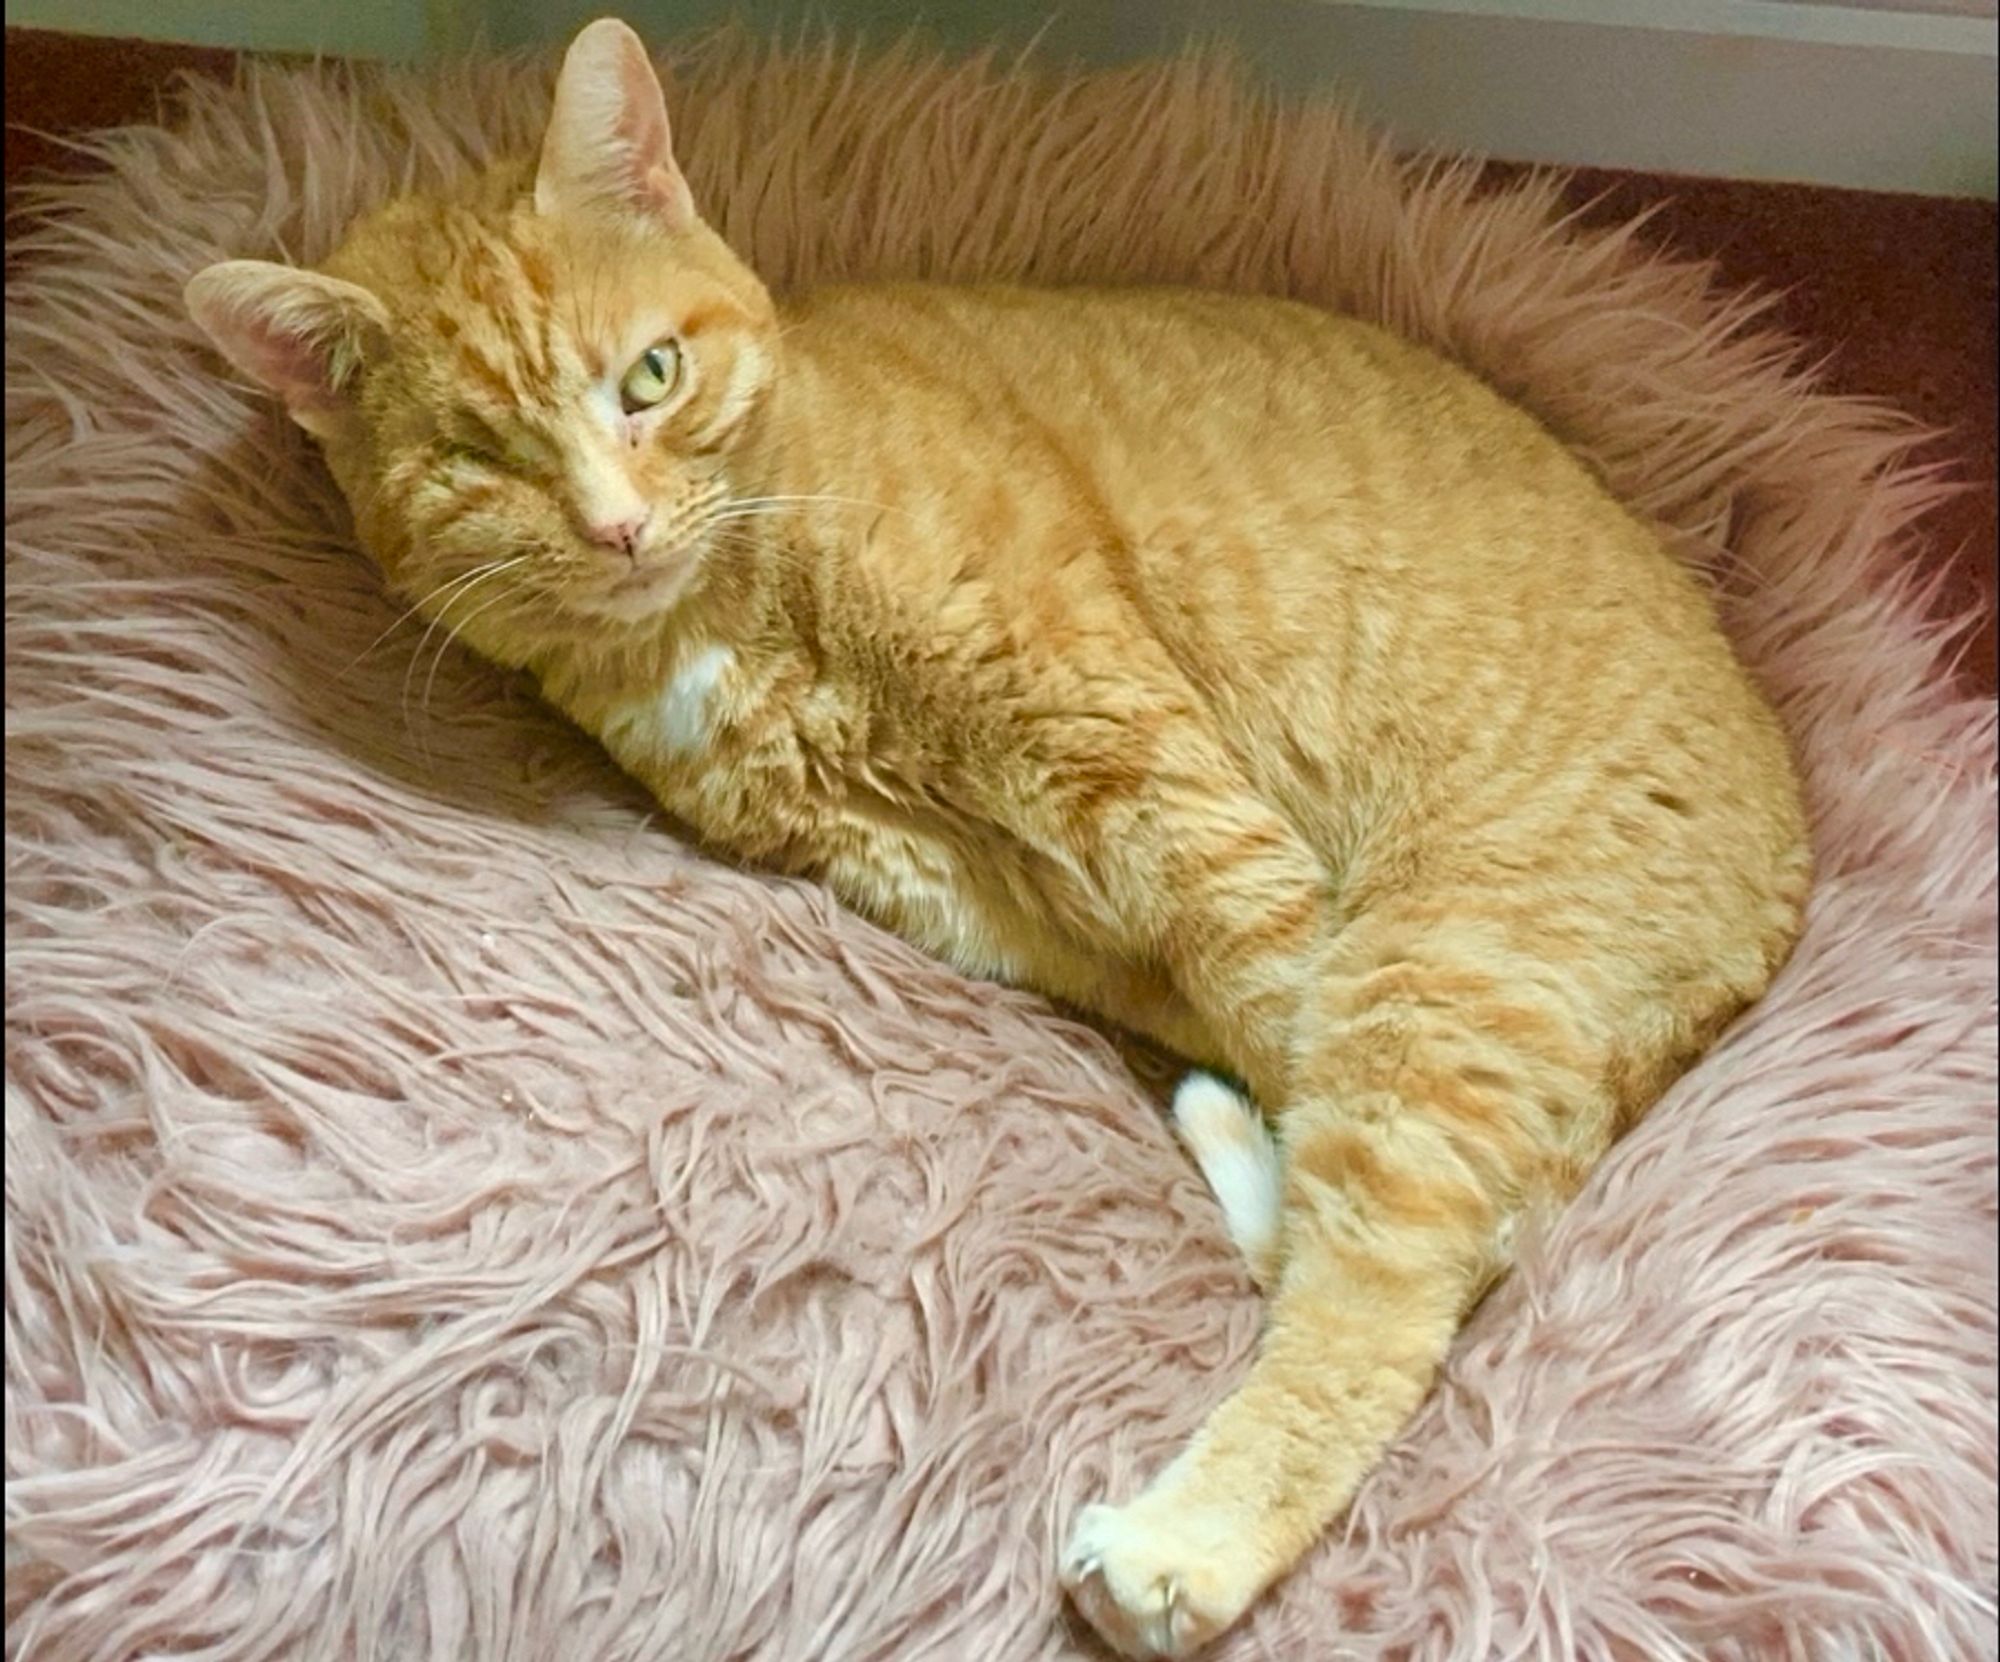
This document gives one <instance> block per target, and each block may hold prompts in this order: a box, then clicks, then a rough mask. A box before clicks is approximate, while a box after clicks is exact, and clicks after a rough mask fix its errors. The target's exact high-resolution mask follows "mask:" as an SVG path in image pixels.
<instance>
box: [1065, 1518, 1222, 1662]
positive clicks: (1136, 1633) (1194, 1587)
mask: <svg viewBox="0 0 2000 1662" xmlns="http://www.w3.org/2000/svg"><path fill="white" fill-rule="evenodd" d="M1239 1557H1241V1549H1240V1545H1238V1544H1237V1543H1235V1542H1233V1541H1231V1540H1230V1539H1228V1537H1227V1535H1226V1534H1225V1533H1224V1532H1223V1531H1220V1530H1218V1529H1217V1528H1216V1527H1215V1520H1212V1519H1207V1518H1204V1517H1202V1516H1201V1515H1199V1514H1180V1515H1178V1516H1177V1515H1176V1514H1175V1512H1174V1511H1173V1510H1172V1509H1162V1508H1159V1507H1157V1506H1149V1505H1148V1504H1147V1501H1146V1498H1145V1497H1141V1499H1139V1500H1138V1501H1135V1502H1134V1503H1133V1504H1132V1505H1130V1506H1086V1507H1085V1508H1084V1509H1083V1510H1082V1511H1081V1512H1080V1513H1078V1514H1077V1519H1076V1524H1075V1526H1074V1527H1073V1528H1072V1529H1071V1531H1070V1537H1069V1546H1068V1547H1067V1548H1066V1549H1065V1550H1064V1552H1063V1556H1062V1568H1061V1576H1062V1584H1063V1586H1064V1588H1065V1589H1067V1590H1068V1593H1069V1596H1070V1598H1071V1600H1072V1601H1073V1602H1074V1603H1075V1605H1076V1607H1077V1609H1078V1610H1079V1611H1081V1612H1082V1614H1083V1616H1084V1619H1085V1620H1087V1621H1088V1622H1089V1623H1090V1625H1091V1626H1092V1627H1094V1628H1096V1629H1097V1631H1098V1633H1099V1634H1100V1635H1102V1637H1103V1639H1104V1642H1105V1643H1106V1644H1108V1645H1110V1646H1111V1648H1112V1649H1113V1650H1115V1651H1117V1652H1118V1654H1119V1655H1120V1656H1130V1657H1136V1658H1152V1657H1182V1656H1191V1655H1192V1654H1193V1653H1194V1652H1195V1651H1197V1650H1198V1649H1200V1648H1201V1647H1202V1646H1203V1645H1205V1644H1206V1643H1207V1642H1208V1641H1209V1640H1210V1639H1212V1638H1213V1637H1214V1636H1215V1635H1216V1634H1218V1633H1220V1632H1221V1631H1222V1630H1223V1629H1224V1628H1226V1627H1228V1626H1229V1625H1230V1624H1231V1623H1232V1622H1234V1621H1235V1620H1236V1618H1237V1617H1238V1616H1240V1615H1242V1614H1243V1612H1244V1611H1245V1610H1246V1609H1248V1608H1249V1605H1250V1601H1251V1600H1252V1599H1254V1598H1255V1597H1256V1596H1257V1591H1258V1586H1259V1581H1258V1578H1256V1577H1255V1576H1254V1575H1252V1574H1246V1573H1245V1569H1246V1566H1244V1565H1242V1564H1239V1563H1237V1562H1236V1560H1237V1559H1238V1558H1239Z"/></svg>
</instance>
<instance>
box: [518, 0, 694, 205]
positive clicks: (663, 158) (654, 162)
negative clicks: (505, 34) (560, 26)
mask: <svg viewBox="0 0 2000 1662" xmlns="http://www.w3.org/2000/svg"><path fill="white" fill-rule="evenodd" d="M593 209H596V210H600V211H601V210H606V209H608V210H610V211H612V212H614V213H615V212H624V213H634V212H636V213H639V214H642V215H645V216H647V217H649V218H651V219H652V220H654V221H655V222H657V223H659V224H660V225H662V226H664V227H665V228H666V229H668V230H678V229H680V228H681V227H683V226H686V225H689V224H692V223H693V222H694V218H695V212H694V198H693V196H692V195H691V194H690V193H689V191H688V186H687V180H686V179H684V178H683V177H682V176H681V170H680V164H679V163H678V162H676V161H675V160H674V147H673V133H672V130H671V129H670V128H669V127H668V126H667V101H666V99H665V98H664V97H663V96H662V95H661V93H660V80H659V77H658V76H657V75H655V74H654V73H653V65H652V62H651V60H650V59H648V58H647V56H646V48H645V46H644V45H643V44H642V43H641V42H640V40H639V37H638V36H637V35H635V34H634V33H633V32H632V31H631V30H630V29H629V28H627V27H626V26H625V25H624V24H623V23H620V22H619V21H618V20H617V19H616V18H615V17H600V18H599V19H598V20H597V21H596V22H595V23H593V24H591V25H590V26H589V27H588V28H586V29H585V30H584V31H583V33H581V34H580V35H578V36H577V37H576V39H575V40H573V41H571V42H570V47H569V52H568V55H567V56H565V57H564V59H563V66H562V73H561V74H560V75H558V76H557V77H556V102H555V108H554V109H553V110H552V111H551V112H550V114H549V130H548V135H547V137H545V138H544V139H543V140H542V159H541V166H540V167H539V168H538V169H537V171H536V174H535V211H536V212H537V213H544V214H554V213H562V212H570V213H576V212H587V211H590V210H593Z"/></svg>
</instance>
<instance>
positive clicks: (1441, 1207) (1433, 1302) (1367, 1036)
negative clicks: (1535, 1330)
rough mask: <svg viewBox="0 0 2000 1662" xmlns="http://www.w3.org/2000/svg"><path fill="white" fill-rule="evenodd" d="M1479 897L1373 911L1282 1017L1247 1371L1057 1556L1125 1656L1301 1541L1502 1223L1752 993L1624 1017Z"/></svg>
mask: <svg viewBox="0 0 2000 1662" xmlns="http://www.w3.org/2000/svg"><path fill="white" fill-rule="evenodd" d="M1493 892H1494V891H1493V890H1492V888H1491V887H1490V886H1486V885H1475V884H1470V883H1468V884H1466V885H1465V886H1464V887H1462V888H1455V889H1448V890H1447V889H1439V890H1433V891H1429V892H1424V893H1421V894H1409V895H1404V896H1398V897H1396V898H1394V899H1392V900H1389V901H1386V902H1384V903H1382V904H1380V905H1378V906H1377V907H1376V908H1375V909H1374V910H1372V911H1371V912H1369V913H1368V914H1366V915H1365V916H1363V917H1361V918H1359V919H1357V920H1355V921H1354V922H1352V923H1351V924H1350V925H1349V926H1348V928H1347V929H1346V930H1344V931H1343V932H1342V934H1341V936H1340V938H1339V940H1338V942H1337V943H1336V946H1335V948H1334V950H1333V951H1332V953H1331V954H1330V956H1329V958H1328V959H1327V960H1326V961H1325V962H1326V967H1325V970H1324V972H1323V973H1322V974H1321V975H1320V976H1319V977H1318V978H1317V979H1316V980H1315V982H1314V984H1313V985H1312V986H1311V987H1310V988H1309V989H1307V990H1306V991H1305V993H1304V994H1303V996H1302V998H1301V1002H1300V1004H1299V1007H1298V1023H1299V1025H1298V1029H1297V1031H1298V1042H1297V1045H1296V1048H1295V1055H1294V1060H1293V1063H1292V1066H1291V1069H1290V1086H1291V1089H1290V1094H1289V1097H1288V1100H1286V1101H1285V1102H1284V1103H1282V1104H1281V1105H1280V1106H1279V1111H1278V1113H1277V1115H1276V1119H1277V1123H1278V1133H1279V1142H1280V1145H1281V1149H1282V1189H1281V1217H1280V1231H1281V1240H1280V1243H1279V1265H1278V1267H1277V1271H1276V1276H1275V1280H1274V1281H1273V1283H1272V1285H1271V1302H1270V1310H1269V1320H1268V1325H1267V1328H1266V1332H1265V1336H1264V1339H1263V1343H1262V1346H1261V1349H1260V1352H1259V1355H1258V1357H1257V1359H1256V1361H1255V1363H1254V1364H1253V1366H1252V1368H1251V1371H1250V1373H1249V1375H1248V1376H1247V1378H1246V1379H1245V1380H1244V1381H1243V1383H1242V1384H1241V1386H1240V1387H1239V1388H1238V1389H1237V1391H1236V1392H1235V1393H1234V1394H1233V1395H1232V1396H1230V1397H1229V1398H1228V1399H1226V1400H1225V1401H1224V1402H1223V1403H1222V1404H1221V1405H1220V1406H1219V1407H1218V1408H1217V1409H1216V1411H1215V1412H1214V1414H1213V1415H1211V1417H1210V1418H1209V1420H1208V1421H1207V1423H1206V1424H1205V1425H1204V1426H1203V1427H1202V1428H1201V1430H1200V1431H1199V1432H1198V1433H1197V1434H1196V1436H1195V1438H1194V1439H1193V1440H1192V1442H1191V1443H1190V1444H1189V1445H1188V1447H1187V1448H1186V1449H1185V1450H1184V1451H1183V1452H1182V1453H1181V1454H1180V1456H1179V1457H1178V1458H1176V1459H1175V1460H1174V1461H1173V1462H1172V1463H1171V1464H1170V1465H1169V1466H1168V1467H1167V1468H1166V1469H1165V1470H1164V1471H1163V1472H1162V1473H1161V1474H1160V1475H1159V1477H1158V1478H1157V1479H1156V1480H1155V1481H1154V1483H1153V1484H1152V1485H1151V1486H1150V1487H1149V1488H1148V1489H1147V1490H1146V1491H1145V1492H1144V1493H1143V1494H1141V1495H1140V1496H1139V1497H1138V1498H1137V1499H1136V1500H1134V1501H1132V1502H1131V1503H1130V1504H1128V1505H1125V1506H1121V1507H1115V1508H1114V1507H1108V1506H1094V1507H1089V1508H1086V1509H1085V1511H1084V1512H1083V1513H1082V1514H1081V1515H1080V1516H1079V1518H1078V1520H1077V1524H1076V1527H1075V1530H1074V1533H1073V1535H1072V1538H1071V1541H1070V1544H1069V1547H1068V1550H1067V1552H1066V1553H1065V1556H1064V1561H1063V1565H1062V1574H1063V1579H1064V1581H1065V1584H1066V1585H1067V1586H1068V1587H1069V1588H1070V1589H1071V1591H1072V1594H1073V1596H1074V1597H1075V1598H1076V1600H1077V1602H1078V1603H1079V1605H1080V1606H1081V1607H1082V1608H1083V1610H1084V1612H1085V1614H1086V1615H1088V1616H1089V1617H1090V1618H1091V1620H1092V1623H1093V1625H1095V1626H1096V1627H1097V1628H1098V1629H1099V1631H1100V1632H1101V1633H1103V1634H1104V1635H1105V1637H1106V1638H1107V1639H1109V1640H1110V1641H1111V1642H1112V1643H1113V1644H1114V1645H1116V1646H1118V1648H1120V1649H1121V1650H1122V1651H1124V1652H1125V1654H1127V1655H1132V1656H1180V1655H1184V1654H1186V1653H1187V1652H1188V1651H1190V1650H1191V1649H1193V1648H1194V1647H1195V1646H1196V1645H1198V1644H1200V1643H1201V1642H1203V1641H1204V1640H1205V1639H1207V1638H1208V1637H1209V1636H1210V1635H1212V1634H1214V1633H1215V1632H1217V1631H1219V1630H1220V1629H1222V1628H1224V1627H1226V1626H1228V1625H1229V1624H1230V1623H1232V1622H1233V1621H1234V1620H1235V1619H1236V1618H1237V1617H1238V1616H1239V1615H1241V1614H1242V1612H1243V1611H1244V1610H1245V1609H1246V1608H1247V1607H1248V1606H1249V1604H1250V1603H1251V1601H1252V1600H1254V1599H1255V1598H1256V1597H1257V1595H1258V1594H1259V1593H1261V1592H1262V1591H1263V1589H1264V1588H1265V1587H1267V1586H1268V1585H1269V1584H1270V1583H1271V1582H1272V1581H1274V1580H1275V1579H1277V1577H1278V1576H1280V1575H1281V1574H1283V1573H1284V1572H1285V1571H1286V1570H1287V1569H1289V1568H1290V1567H1291V1566H1292V1564H1293V1563H1294V1562H1295V1561H1296V1560H1297V1559H1298V1558H1299V1556H1300V1555H1301V1554H1303V1553H1304V1552H1305V1550H1306V1549H1307V1548H1308V1547H1309V1546H1311V1545H1312V1544H1313V1542H1314V1541H1316V1540H1317V1539H1318V1538H1319V1536H1320V1535H1321V1534H1322V1533H1323V1531H1324V1530H1325V1528H1326V1527H1327V1525H1328V1524H1329V1523H1330V1522H1331V1521H1332V1520H1333V1518H1334V1517H1335V1516H1336V1515H1337V1514H1338V1513H1339V1512H1340V1511H1341V1510H1342V1509H1343V1508H1344V1507H1345V1506H1346V1504H1347V1503H1348V1501H1349V1499H1350V1498H1351V1497H1352V1495H1353V1493H1354V1490H1355V1488H1356V1487H1357V1485H1358V1484H1359V1483H1360V1481H1361V1479H1362V1478H1363V1477H1364V1476H1365V1475H1366V1473H1367V1472H1368V1471H1369V1470H1370V1469H1371V1468H1372V1467H1373V1466H1374V1465H1375V1463H1376V1461H1377V1460H1378V1458H1379V1457H1380V1455H1381V1452H1382V1450H1383V1448H1384V1446H1385V1444H1387V1443H1388V1441H1389V1440H1390V1439H1391V1438H1393V1437H1394V1436H1395V1435H1396V1434H1397V1432H1398V1431H1399V1430H1400V1429H1401V1427H1402V1426H1403V1424H1404V1423H1405V1421H1406V1420H1408V1418H1409V1417H1410V1416H1411V1414H1412V1413H1414V1411H1415V1410H1416V1408H1417V1407H1418V1405H1419V1404H1420V1403H1421V1402H1422V1400H1423V1398H1424V1396H1425V1394H1426V1393H1427V1391H1428V1390H1429V1388H1430V1386H1431V1384H1432V1382H1433V1379H1434V1377H1435V1375H1436V1372H1437V1369H1438V1367H1439V1365H1440V1363H1441V1362H1442V1360H1443V1358H1444V1356H1445V1353H1446V1351H1447V1349H1448V1347H1449V1346H1450V1343H1451V1341H1452V1338H1453V1336H1454V1334H1455V1332H1456V1331H1457V1328H1458V1326H1459V1324H1460V1322H1461V1321H1462V1319H1463V1317H1464V1315H1465V1313H1466V1311H1467V1310H1468V1309H1469V1307H1470V1306H1471V1305H1472V1303H1473V1302H1475V1301H1476V1299H1477V1298H1478V1297H1479V1295H1480V1294H1481V1292H1482V1291H1483V1290H1484V1289H1485V1288H1486V1287H1487V1286H1488V1285H1489V1284H1490V1283H1491V1281H1492V1280H1493V1278H1494V1277H1495V1276H1496V1275H1497V1274H1498V1273H1499V1272H1500V1271H1501V1269H1502V1268H1503V1267H1504V1265H1505V1263H1506V1260H1507V1252H1508V1243H1509V1240H1510V1237H1511V1234H1512V1230H1513V1226H1514V1223H1515V1220H1516V1219H1517V1217H1518V1216H1519V1214H1520V1213H1521V1211H1522V1210H1523V1209H1524V1208H1526V1207H1529V1206H1531V1205H1535V1204H1537V1203H1540V1202H1543V1201H1554V1200H1560V1199H1564V1198H1567V1196H1568V1195H1569V1194H1570V1193H1571V1192H1572V1191H1573V1190H1574V1189H1575V1188H1576V1187H1577V1185H1578V1184H1579V1183H1580V1181H1581V1179H1582V1176H1583V1174H1584V1173H1586V1172H1587V1171H1588V1170H1589V1168H1590V1166H1591V1165H1592V1164H1593V1163H1594V1162H1595V1160H1596V1159H1597V1158H1598V1156H1599V1155H1600V1154H1601V1153H1602V1151H1603V1149H1604V1148H1605V1146H1606V1145H1607V1144H1608V1142H1609V1141H1610V1140H1611V1138H1612V1137H1613V1135H1615V1133H1616V1131H1617V1129H1618V1128H1619V1126H1620V1124H1621V1122H1622V1121H1623V1119H1624V1118H1625V1117H1626V1115H1627V1114H1628V1113H1629V1112H1631V1111H1632V1110H1633V1108H1634V1107H1636V1106H1643V1101H1642V1100H1641V1099H1642V1098H1644V1097H1645V1096H1647V1095H1648V1094H1649V1093H1650V1092H1651V1091H1652V1090H1654V1089H1656V1088H1657V1087H1658V1086H1659V1085H1660V1084H1663V1083H1664V1081H1665V1079H1666V1077H1668V1076H1669V1075H1670V1073H1671V1071H1672V1070H1673V1068H1675V1067H1677V1066H1678V1065H1680V1063H1681V1062H1682V1061H1684V1060H1685V1059H1686V1058H1687V1057H1689V1056H1691V1055H1692V1054H1694V1053H1695V1052H1696V1051H1698V1049H1699V1048H1700V1046H1701V1045H1702V1044H1704V1043H1705V1042H1706V1041H1707V1040H1708V1039H1709V1038H1711V1037H1712V1036H1713V1034H1714V1032H1715V1031H1716V1029H1717V1028H1718V1027H1719V1026H1720V1025H1721V1023H1722V1022H1723V1021H1725V1020H1727V1019H1728V1017H1729V1016H1730V1015H1731V1014H1733V1013H1734V1011H1735V1010H1736V1009H1738V1008H1740V1007H1741V1006H1742V1004H1743V1003H1745V1002H1746V1001H1747V999H1748V998H1749V997H1751V996H1754V994H1755V993H1756V992H1757V991H1759V990H1761V986H1762V982H1763V979H1764V977H1765V976H1766V975H1767V974H1768V969H1769V963H1768V961H1767V960H1766V959H1765V958H1764V957H1762V956H1760V955H1757V954H1754V953H1753V954H1749V955H1748V956H1747V957H1746V958H1745V959H1744V961H1743V962H1742V963H1741V964H1740V965H1739V966H1738V968H1739V969H1740V970H1741V971H1742V972H1743V973H1742V975H1741V977H1740V978H1734V979H1732V978H1729V977H1722V978H1718V979H1713V980H1705V981H1703V982H1701V983H1700V984H1690V985H1688V986H1686V987H1683V988H1681V989H1679V990H1678V991H1677V992H1670V993H1667V994H1665V995H1663V996H1661V997H1657V998H1653V999H1650V1000H1635V999H1633V998H1632V997H1630V996H1628V995H1629V994H1630V993H1631V991H1632V989H1633V987H1634V986H1635V982H1634V978H1633V972H1632V969H1631V967H1630V966H1629V965H1628V964H1626V963H1624V962H1622V961H1621V960H1620V958H1619V956H1618V955H1617V954H1616V953H1615V952H1613V951H1611V950H1610V949H1609V946H1608V943H1607V944H1599V943H1598V942H1593V941H1592V940H1591V939H1590V938H1589V933H1588V927H1587V925H1585V924H1584V923H1582V922H1581V921H1579V922H1577V924H1576V927H1575V929H1574V930H1573V931H1572V932H1571V934H1570V936H1569V945H1570V953H1569V955H1568V956H1567V957H1563V958H1552V956H1551V954H1550V952H1549V949H1548V945H1547V941H1546V939H1545V938H1544V936H1543V934H1542V933H1541V931H1543V930H1545V929H1546V928H1547V927H1548V926H1549V921H1550V920H1549V919H1548V918H1547V917H1546V916H1541V917H1531V915H1530V914H1527V913H1522V914H1517V915H1514V916H1511V917H1510V916H1509V915H1508V914H1506V913H1505V912H1500V911H1496V909H1495V905H1494V901H1493ZM1583 916H1584V914H1583V913H1581V912H1580V913H1579V919H1581V918H1582V917H1583ZM1558 921H1560V920H1558ZM1197 1157H1198V1158H1199V1154H1198V1155H1197Z"/></svg>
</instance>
